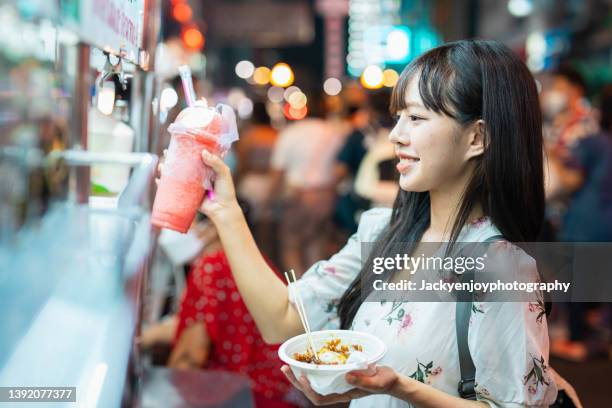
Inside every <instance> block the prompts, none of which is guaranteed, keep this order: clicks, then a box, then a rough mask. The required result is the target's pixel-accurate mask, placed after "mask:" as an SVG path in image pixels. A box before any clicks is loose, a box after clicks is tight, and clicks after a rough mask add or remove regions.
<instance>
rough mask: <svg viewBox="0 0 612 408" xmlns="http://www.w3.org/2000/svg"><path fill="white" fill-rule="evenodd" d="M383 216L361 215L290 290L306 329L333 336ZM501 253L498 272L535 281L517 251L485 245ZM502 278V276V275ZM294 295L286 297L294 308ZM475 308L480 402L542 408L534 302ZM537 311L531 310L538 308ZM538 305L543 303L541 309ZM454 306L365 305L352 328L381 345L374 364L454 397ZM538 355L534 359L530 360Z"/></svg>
mask: <svg viewBox="0 0 612 408" xmlns="http://www.w3.org/2000/svg"><path fill="white" fill-rule="evenodd" d="M390 215H391V210H389V209H373V210H370V211H366V212H364V213H363V214H362V217H361V221H360V223H359V228H358V231H357V233H356V234H354V235H353V236H352V237H351V238H350V239H349V240H348V242H347V244H346V245H345V247H344V248H343V249H342V250H341V251H340V252H339V253H337V254H336V255H334V256H332V257H331V258H330V259H329V260H325V261H320V262H318V263H317V264H315V265H313V266H312V267H311V268H310V269H309V270H308V271H307V272H306V273H305V274H304V275H303V276H302V278H301V279H300V280H299V281H298V282H297V283H296V284H295V285H299V286H300V294H301V296H302V298H303V300H304V303H305V307H306V311H307V313H308V317H309V321H310V326H311V328H312V330H323V329H337V328H339V319H338V316H337V303H338V299H340V298H341V297H342V295H343V293H344V292H345V290H346V289H347V288H348V287H349V285H350V284H351V283H352V282H353V281H354V280H355V278H356V276H357V274H358V273H360V271H361V268H362V258H361V249H362V243H372V242H374V241H375V240H376V238H377V237H378V236H379V234H380V232H381V231H382V230H383V229H384V228H385V226H386V225H387V224H388V222H389V219H390ZM499 234H500V232H499V230H498V229H497V228H495V226H494V225H493V224H492V223H491V221H490V219H489V218H486V217H484V218H481V219H478V220H476V221H474V222H471V223H469V224H468V225H466V226H465V227H464V228H463V229H462V231H461V234H460V236H459V239H458V242H484V241H486V240H487V239H488V238H490V237H492V236H494V235H499ZM491 248H493V249H495V250H497V251H498V252H501V256H502V257H503V258H502V259H500V260H499V261H498V262H496V265H500V267H503V268H509V269H508V271H509V273H512V274H516V275H520V276H521V277H522V278H524V279H529V280H533V281H535V280H536V279H538V276H537V269H536V268H535V261H533V260H532V259H531V258H528V257H527V258H525V257H526V254H525V253H524V252H522V251H521V250H520V249H518V250H517V249H516V248H517V247H515V246H503V245H501V244H500V245H490V246H489V249H491ZM502 272H506V270H505V269H504V270H502ZM293 294H294V291H293V290H290V292H289V297H290V301H292V302H293V300H294V297H293ZM483 300H484V299H478V300H477V301H476V302H474V304H473V308H472V313H471V319H470V322H471V323H470V329H469V335H468V346H469V348H470V353H471V355H472V359H473V361H474V365H475V366H476V383H477V387H476V392H477V397H478V399H479V400H482V401H486V402H487V403H489V405H491V406H492V407H502V408H516V407H519V406H548V405H550V404H552V402H553V401H554V400H555V398H556V394H557V390H556V385H555V383H554V381H552V380H551V379H550V378H549V376H548V374H547V372H546V370H547V365H548V343H549V339H548V329H547V324H546V315H545V313H544V314H543V315H541V316H540V313H541V310H540V304H539V303H538V302H532V303H529V302H522V303H521V302H496V303H494V302H486V301H483ZM536 305H537V306H536ZM542 305H543V304H542ZM455 306H456V305H455V303H454V302H391V301H388V302H379V301H377V302H374V301H366V302H363V303H362V304H361V306H360V308H359V310H358V311H357V314H356V315H355V319H354V321H353V324H352V326H351V327H352V329H353V330H357V331H363V332H367V333H370V334H373V335H375V336H377V337H378V338H380V339H381V340H382V341H383V342H384V343H385V344H386V346H387V354H386V355H385V356H384V357H383V359H382V360H381V361H380V362H379V363H378V364H379V365H387V366H390V367H392V368H393V369H394V370H396V371H397V372H398V373H400V374H402V375H404V376H406V377H411V378H414V379H415V380H417V381H421V382H423V383H425V384H430V385H431V386H432V387H435V388H437V389H439V390H441V391H443V392H446V393H448V394H450V395H455V396H457V395H458V393H457V384H458V382H459V380H460V370H459V355H458V350H457V338H456V332H455V330H456V328H455ZM535 356H537V358H535ZM366 407H367V408H375V407H376V408H378V407H390V408H395V407H398V408H399V407H412V405H411V404H410V403H409V402H407V401H403V400H399V399H396V398H394V397H391V396H389V395H372V396H368V397H364V398H360V399H357V400H354V401H352V402H351V408H366Z"/></svg>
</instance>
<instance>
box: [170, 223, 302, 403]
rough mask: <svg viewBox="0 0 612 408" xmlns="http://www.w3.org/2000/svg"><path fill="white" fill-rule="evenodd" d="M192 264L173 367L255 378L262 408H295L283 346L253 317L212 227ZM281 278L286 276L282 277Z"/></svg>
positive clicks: (255, 397) (172, 361)
mask: <svg viewBox="0 0 612 408" xmlns="http://www.w3.org/2000/svg"><path fill="white" fill-rule="evenodd" d="M202 235H203V236H204V235H205V236H206V240H207V241H208V242H210V243H209V244H208V245H207V246H206V249H205V250H204V251H203V253H202V254H201V255H200V256H199V257H198V258H197V259H196V260H195V261H194V262H193V263H192V267H191V270H190V272H189V276H188V278H187V287H186V290H185V293H184V295H183V299H182V301H181V305H180V309H179V312H178V316H177V317H178V321H177V328H176V333H175V337H174V345H173V349H172V352H171V354H170V358H169V361H168V366H169V367H171V368H177V369H189V368H204V369H215V370H227V371H232V372H237V373H240V374H243V375H246V376H248V377H250V379H251V382H252V389H253V395H254V399H255V405H256V406H257V407H266V408H268V407H270V408H275V407H292V406H294V405H292V403H291V402H290V401H291V400H293V401H297V399H296V398H297V397H296V395H295V393H296V391H295V390H293V391H292V393H290V391H291V390H292V387H291V386H290V384H289V383H288V382H287V380H286V378H285V376H284V375H283V374H282V372H281V371H280V367H281V365H282V363H281V361H280V359H279V358H278V355H277V350H278V345H267V344H265V343H264V341H263V340H262V338H261V335H260V333H259V331H258V330H257V328H256V327H255V323H254V322H253V318H252V317H251V315H250V314H249V312H248V310H247V308H246V306H245V304H244V302H243V301H242V298H241V297H240V294H239V292H238V290H237V288H236V284H235V282H234V279H233V277H232V273H231V270H230V267H229V264H228V262H227V259H226V257H225V254H224V252H223V248H222V247H221V245H220V242H219V240H218V239H217V237H216V230H215V228H214V226H212V224H209V225H208V226H207V227H206V230H205V231H203V232H202ZM279 279H280V277H279Z"/></svg>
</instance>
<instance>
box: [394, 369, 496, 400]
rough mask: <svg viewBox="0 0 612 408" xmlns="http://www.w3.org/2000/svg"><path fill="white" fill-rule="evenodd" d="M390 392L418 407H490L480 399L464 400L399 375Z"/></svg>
mask: <svg viewBox="0 0 612 408" xmlns="http://www.w3.org/2000/svg"><path fill="white" fill-rule="evenodd" d="M390 394H391V395H392V396H394V397H395V398H398V399H401V400H403V401H408V402H410V403H411V404H413V405H414V406H416V407H419V408H447V407H453V408H490V406H489V404H487V403H486V402H482V401H470V400H465V399H462V398H459V397H455V396H453V395H450V394H447V393H445V392H443V391H440V390H437V389H435V388H434V387H432V386H430V385H427V384H423V383H422V382H419V381H416V380H413V379H412V378H409V377H406V376H403V375H401V376H400V377H399V378H398V380H397V382H396V383H395V385H394V386H393V388H392V389H391V392H390Z"/></svg>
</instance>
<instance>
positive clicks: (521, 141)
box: [338, 40, 544, 329]
mask: <svg viewBox="0 0 612 408" xmlns="http://www.w3.org/2000/svg"><path fill="white" fill-rule="evenodd" d="M417 76H418V81H419V83H418V85H419V93H420V96H421V99H422V100H423V103H424V105H425V107H426V108H427V109H429V110H432V111H434V112H436V113H441V114H443V115H446V116H449V117H451V118H453V119H455V120H456V121H457V122H458V123H460V124H461V125H464V126H465V125H469V124H472V123H474V122H475V121H477V120H483V121H484V124H485V132H484V133H485V135H484V138H485V150H484V153H483V154H482V155H480V156H478V157H476V158H474V159H473V160H475V168H474V172H473V174H472V177H471V179H470V180H469V182H468V184H467V186H466V189H465V191H464V193H463V199H462V201H461V205H460V207H459V208H458V209H457V216H456V218H455V220H454V224H453V227H452V229H451V234H450V239H449V241H450V242H451V245H452V243H454V242H455V241H456V240H457V238H458V236H459V233H460V232H461V229H462V227H463V226H464V225H465V224H466V223H467V222H468V221H469V220H468V217H469V214H470V212H471V210H472V209H473V208H474V206H475V205H477V204H480V205H481V206H482V209H483V212H484V214H485V215H486V216H488V217H490V219H491V221H492V223H493V224H494V225H495V226H496V227H497V228H498V229H499V230H500V232H501V233H502V234H503V236H504V238H505V239H507V240H509V241H512V242H529V241H536V240H537V237H538V234H539V232H540V229H541V227H542V222H543V218H544V176H543V162H542V161H543V156H542V155H543V151H542V115H541V112H540V105H539V103H538V93H537V89H536V85H535V81H534V79H533V76H532V75H531V73H530V72H529V70H528V69H527V67H526V66H525V64H524V63H523V62H521V61H520V60H519V58H518V57H517V56H516V55H515V54H514V53H513V52H512V51H511V50H510V49H508V48H507V47H506V46H504V45H503V44H501V43H499V42H496V41H488V40H464V41H457V42H452V43H448V44H445V45H442V46H440V47H437V48H434V49H432V50H430V51H428V52H427V53H425V54H423V55H421V56H420V57H419V58H417V59H416V60H414V61H413V62H412V63H410V64H409V65H408V66H407V67H406V68H405V69H404V71H403V72H402V74H401V76H400V79H399V81H398V83H397V85H396V86H395V88H394V90H393V95H392V96H391V111H392V112H399V111H401V110H403V109H405V107H406V106H405V102H404V100H405V96H406V91H407V89H408V85H409V83H410V81H411V79H413V78H416V77H417ZM429 223H430V201H429V193H428V192H409V191H400V192H399V193H398V195H397V198H396V199H395V203H394V205H393V211H392V214H391V220H390V222H389V225H388V226H386V228H385V229H384V230H383V231H382V232H381V234H380V236H379V238H378V239H377V242H376V243H375V244H374V247H373V249H372V251H371V252H370V254H369V257H368V260H367V261H366V262H365V264H364V266H363V269H362V270H361V272H360V274H359V275H358V277H357V278H356V279H355V280H354V281H353V282H352V284H351V285H350V286H349V288H348V289H347V290H346V292H345V293H344V295H343V296H342V299H341V300H340V303H339V305H338V314H339V316H340V324H341V327H342V328H344V329H348V328H349V327H350V326H351V324H352V321H353V319H354V317H355V314H356V313H357V310H358V309H359V307H360V306H361V303H362V299H365V298H366V297H367V296H368V295H369V294H370V293H371V291H372V282H373V279H375V275H374V274H373V273H372V272H371V271H372V263H373V259H374V258H375V257H392V256H394V252H393V251H394V248H396V247H397V244H398V243H400V242H402V243H407V244H408V247H407V250H408V251H409V252H410V251H412V249H413V248H414V245H415V244H416V243H417V242H418V241H419V240H420V239H421V237H422V235H423V233H424V232H425V230H426V229H427V228H428V227H429ZM410 245H412V247H411V246H410ZM362 288H363V293H362Z"/></svg>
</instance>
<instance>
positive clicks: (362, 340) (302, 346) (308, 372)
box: [278, 330, 387, 395]
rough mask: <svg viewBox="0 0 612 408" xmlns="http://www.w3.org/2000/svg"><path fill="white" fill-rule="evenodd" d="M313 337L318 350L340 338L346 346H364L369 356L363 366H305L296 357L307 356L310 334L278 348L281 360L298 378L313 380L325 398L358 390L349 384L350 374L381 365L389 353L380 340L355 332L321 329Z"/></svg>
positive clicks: (291, 340)
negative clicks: (297, 355) (347, 375)
mask: <svg viewBox="0 0 612 408" xmlns="http://www.w3.org/2000/svg"><path fill="white" fill-rule="evenodd" d="M312 338H313V340H314V342H315V346H316V347H317V349H320V348H321V347H322V346H323V345H324V344H325V342H326V341H328V340H331V339H340V340H341V342H342V343H343V344H359V345H361V346H362V347H363V354H365V355H366V361H365V362H363V363H349V364H338V365H317V364H310V363H303V362H301V361H297V360H295V359H294V358H293V355H294V353H304V352H305V351H306V350H307V349H308V338H307V337H306V334H300V335H299V336H295V337H293V338H290V339H289V340H287V341H286V342H284V343H283V344H282V345H281V346H280V348H279V349H278V356H279V357H280V359H281V360H282V361H283V362H285V363H286V364H287V365H288V366H289V367H291V371H293V374H294V375H295V376H296V378H300V376H301V375H302V374H303V375H304V376H305V377H306V378H307V379H308V381H310V386H311V387H312V389H313V390H314V391H315V392H317V393H319V394H321V395H328V394H333V393H339V394H340V393H343V392H346V391H348V390H350V389H352V388H354V387H353V386H352V385H350V384H349V383H347V382H346V379H345V376H346V374H347V373H348V372H349V371H353V370H363V369H365V368H367V367H368V366H369V365H370V364H372V363H376V362H378V361H379V360H380V359H381V358H383V356H384V355H385V353H386V352H387V347H386V346H385V343H383V342H382V340H380V339H379V338H377V337H375V336H373V335H371V334H368V333H363V332H358V331H353V330H321V331H316V332H312Z"/></svg>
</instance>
